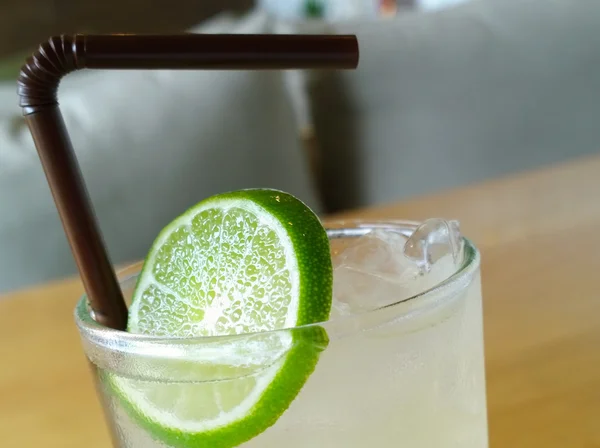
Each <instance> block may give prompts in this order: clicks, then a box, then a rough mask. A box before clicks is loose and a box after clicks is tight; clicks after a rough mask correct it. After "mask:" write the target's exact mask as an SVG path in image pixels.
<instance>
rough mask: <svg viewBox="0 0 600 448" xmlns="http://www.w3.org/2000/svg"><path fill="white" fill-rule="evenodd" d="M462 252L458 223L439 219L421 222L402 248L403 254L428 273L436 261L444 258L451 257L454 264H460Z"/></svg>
mask: <svg viewBox="0 0 600 448" xmlns="http://www.w3.org/2000/svg"><path fill="white" fill-rule="evenodd" d="M462 250H463V249H462V239H461V237H460V224H459V222H458V221H446V220H444V219H440V218H432V219H428V220H427V221H425V222H423V224H421V225H420V226H419V227H417V229H416V230H415V231H414V232H413V233H412V235H411V236H410V238H409V239H408V241H407V242H406V245H405V246H404V254H405V255H406V256H407V257H409V258H410V259H412V260H413V261H414V262H415V263H417V264H418V265H419V267H420V268H421V269H422V270H423V271H424V272H429V271H430V270H431V269H432V267H433V265H434V264H435V263H436V262H437V261H438V260H440V259H441V258H443V257H446V256H451V257H452V259H453V261H454V263H455V264H460V263H461V262H462Z"/></svg>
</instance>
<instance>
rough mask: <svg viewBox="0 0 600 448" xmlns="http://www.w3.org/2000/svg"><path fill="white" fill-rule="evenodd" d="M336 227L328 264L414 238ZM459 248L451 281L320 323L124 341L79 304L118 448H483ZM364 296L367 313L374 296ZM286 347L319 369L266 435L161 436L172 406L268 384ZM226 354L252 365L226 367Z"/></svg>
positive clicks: (473, 331)
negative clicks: (359, 241)
mask: <svg viewBox="0 0 600 448" xmlns="http://www.w3.org/2000/svg"><path fill="white" fill-rule="evenodd" d="M343 225H344V226H346V227H345V228H334V229H330V230H329V234H330V239H331V246H332V254H333V256H336V254H338V253H339V252H340V251H343V250H344V248H345V247H346V246H348V245H349V244H350V245H351V244H352V242H353V241H354V240H356V238H359V237H361V236H362V235H364V234H365V233H366V232H369V231H371V230H373V229H381V228H386V229H388V230H392V231H396V232H398V233H401V234H404V235H410V234H411V232H413V231H414V229H415V225H414V224H413V223H393V224H383V223H374V224H368V223H357V222H345V223H343ZM334 227H339V226H334ZM462 244H464V246H463V247H464V258H463V260H462V261H461V263H460V265H459V266H458V267H457V269H455V272H453V273H452V275H450V276H449V277H447V278H445V279H443V280H441V281H440V282H438V283H436V284H435V285H433V286H432V287H428V288H427V289H426V290H423V291H419V292H418V293H417V294H414V295H411V296H410V297H403V298H402V299H400V300H398V301H397V302H394V303H390V304H388V305H385V306H376V307H368V306H367V307H361V308H360V309H361V311H360V312H350V313H345V314H342V315H340V314H339V313H338V314H335V315H333V316H332V318H331V319H330V320H329V321H328V322H323V323H321V324H318V325H309V326H304V327H298V328H293V329H285V330H279V331H271V332H265V333H255V334H245V335H236V336H218V337H210V338H201V337H199V338H192V339H168V338H158V337H150V336H144V335H138V334H130V333H126V332H120V331H115V330H112V329H108V328H105V327H102V326H101V325H99V324H98V323H96V322H95V321H94V320H93V316H91V315H90V310H89V307H88V304H87V300H86V298H85V297H83V298H82V299H81V301H80V302H79V304H78V306H77V308H76V312H75V317H76V322H77V325H78V327H79V330H80V333H81V337H82V341H83V346H84V350H85V353H86V355H87V357H88V359H89V360H90V362H91V364H92V366H93V370H94V372H95V377H96V382H97V386H98V390H99V395H100V397H101V400H102V403H103V406H104V408H105V411H106V416H107V420H108V422H109V426H110V428H111V431H112V435H113V441H114V444H115V446H118V447H129V448H142V447H143V448H153V447H172V448H175V447H177V448H189V447H192V446H193V447H200V446H202V447H204V446H206V447H213V446H219V447H221V446H222V447H225V446H243V447H261V448H271V447H272V448H281V447H286V448H295V447H323V448H334V447H343V448H354V447H356V448H359V447H360V448H363V447H368V446H372V447H377V448H386V447H397V446H403V447H407V448H486V447H487V446H488V437H487V417H486V399H485V374H484V350H483V325H482V297H481V286H480V270H479V261H480V258H479V253H478V251H477V249H476V248H475V247H474V246H473V244H472V243H471V242H470V241H469V240H467V239H463V241H462ZM129 272H130V273H131V270H129ZM357 275H359V274H357ZM334 276H335V274H334ZM135 282H136V275H135V274H134V275H129V274H127V275H125V277H124V279H123V280H122V289H123V292H124V294H125V296H126V298H129V297H130V296H131V293H132V290H133V288H134V287H135ZM392 284H393V283H392ZM399 285H400V283H399ZM387 287H388V289H389V284H388V285H387ZM399 287H400V286H399ZM361 294H362V296H361V297H363V296H364V301H365V304H368V303H369V302H371V301H374V300H375V299H376V297H374V295H376V294H379V288H372V287H370V289H365V290H362V291H361ZM361 300H362V298H361ZM334 307H335V304H334ZM365 309H366V311H365ZM292 349H294V350H299V351H304V353H305V354H308V355H310V356H312V355H314V356H316V357H317V358H316V359H317V361H316V364H314V365H313V366H308V367H307V366H306V365H299V366H298V369H300V370H302V369H306V371H307V372H308V373H307V375H306V377H305V383H304V384H303V385H300V386H301V388H300V391H299V393H298V394H297V395H295V398H294V399H293V401H292V402H291V404H290V405H289V407H288V408H287V409H286V410H285V411H284V412H283V413H282V414H281V415H280V416H278V418H276V419H274V421H270V422H267V424H266V426H267V427H266V429H265V428H262V429H261V430H260V431H259V432H258V433H256V432H257V427H258V426H260V424H263V425H265V422H262V423H260V424H257V425H258V426H257V427H249V428H246V429H244V430H240V432H239V434H235V435H234V436H233V438H230V439H229V440H234V441H235V440H237V442H235V445H224V444H220V442H217V439H215V440H214V441H211V439H206V440H205V441H204V442H201V443H200V444H199V442H198V441H197V440H196V441H195V442H193V441H192V439H188V438H186V437H185V431H183V432H178V431H167V430H161V429H160V428H157V424H156V421H157V420H161V421H169V418H170V416H171V415H177V416H178V417H177V418H179V419H180V418H181V415H182V411H180V410H178V409H177V406H178V403H180V401H179V399H180V397H186V400H189V399H190V397H193V396H195V394H197V396H199V397H206V396H207V393H208V394H209V393H210V390H214V389H215V388H243V387H249V386H248V385H249V384H254V385H255V384H258V383H260V382H261V381H263V380H264V381H267V382H268V381H269V378H271V377H272V376H273V375H272V372H273V369H274V368H275V370H276V368H277V360H278V359H279V358H281V356H282V353H283V352H285V351H286V350H292ZM225 353H227V354H231V353H236V354H237V356H247V357H248V359H249V360H251V362H248V363H245V364H244V365H243V366H240V365H239V363H237V364H236V366H235V368H234V367H231V366H229V364H228V362H229V361H227V359H225V358H227V356H223V354H225ZM310 356H309V358H310ZM207 359H209V360H210V362H208V363H207V362H206V360H207ZM310 359H315V358H310ZM200 360H201V361H200ZM274 366H275V367H274ZM313 368H314V370H313ZM269 375H271V376H269ZM265 378H266V380H265ZM115 384H118V385H120V386H119V387H115ZM124 385H125V386H124ZM124 390H126V392H123V391H124ZM221 390H222V389H221ZM285 390H286V389H285V388H283V391H280V392H278V393H281V394H285V393H286V392H285ZM207 391H208V392H207ZM290 393H292V394H294V393H293V392H290ZM209 401H210V400H209ZM156 403H161V405H160V406H159V405H156ZM170 406H172V407H170ZM211 406H212V407H214V403H210V402H206V403H203V404H202V405H198V408H197V412H200V413H203V415H204V416H205V415H212V414H211V413H213V414H214V415H215V416H217V415H218V413H219V410H218V409H213V408H211ZM221 406H224V405H221ZM161 407H162V408H161ZM148 409H151V411H149V410H148ZM186 412H188V413H189V412H190V411H189V410H188V411H186ZM183 414H185V412H183ZM192 417H193V416H192ZM196 429H197V428H196ZM189 430H190V431H193V430H194V428H191V427H190V428H189ZM219 440H220V439H219ZM238 442H239V443H238ZM231 443H234V442H231Z"/></svg>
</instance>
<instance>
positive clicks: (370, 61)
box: [0, 0, 600, 294]
mask: <svg viewBox="0 0 600 448" xmlns="http://www.w3.org/2000/svg"><path fill="white" fill-rule="evenodd" d="M179 31H192V32H198V33H351V34H357V35H358V37H359V42H360V48H361V62H360V67H359V69H358V70H357V71H354V72H329V73H324V72H296V71H292V72H285V73H278V72H260V73H257V72H223V73H219V72H186V73H184V72H170V71H160V72H92V71H88V72H80V73H75V74H72V75H69V77H67V78H66V79H65V81H64V82H63V83H62V85H61V91H60V95H59V99H60V102H61V110H62V112H63V115H64V117H65V120H66V123H67V127H68V129H69V132H70V134H71V138H72V140H73V143H74V147H75V150H76V153H77V156H78V158H79V161H80V163H81V167H82V170H83V173H84V177H85V178H86V180H87V183H88V189H89V192H90V195H91V197H92V200H93V203H94V206H95V209H96V212H97V214H98V218H99V220H100V225H101V228H102V230H103V233H104V237H105V239H106V242H107V244H108V247H109V250H110V254H111V257H112V259H113V262H114V263H116V264H124V263H128V262H131V261H135V260H138V259H141V258H143V257H144V256H145V254H146V252H147V250H148V248H149V247H150V245H151V243H152V240H153V239H154V237H155V236H156V235H157V233H158V232H159V230H160V229H161V228H162V227H163V226H164V225H165V224H167V223H168V222H169V221H171V220H172V219H173V218H174V217H175V216H177V215H178V214H180V213H181V212H183V211H184V210H185V209H186V208H188V207H189V206H191V205H193V204H194V203H196V202H198V201H200V200H201V199H203V198H204V197H206V196H208V195H211V194H214V193H217V192H221V191H226V190H231V189H238V188H246V187H273V188H280V189H283V190H287V191H289V192H291V193H293V194H295V195H297V196H299V197H300V198H301V199H303V200H304V201H306V202H307V203H308V204H309V205H311V206H312V207H313V208H314V209H315V210H316V211H318V212H319V213H320V214H322V215H324V214H328V213H335V212H339V211H343V210H347V209H352V208H357V207H365V206H371V205H375V204H380V203H384V202H390V201H397V200H401V199H405V198H409V197H412V196H416V195H423V194H428V193H431V192H434V191H439V190H442V189H447V188H452V187H456V186H460V185H466V184H470V183H474V182H479V181H482V180H485V179H488V178H493V177H497V176H501V175H505V174H509V173H514V172H518V171H522V170H526V169H531V168H535V167H538V166H542V165H545V164H549V163H554V162H559V161H563V160H567V159H569V158H574V157H577V156H580V155H584V154H590V153H594V152H598V151H600V126H598V123H597V121H598V119H597V117H598V116H600V52H599V51H598V48H600V3H597V2H591V1H586V0H420V1H419V0H414V1H413V0H401V1H393V0H392V1H389V0H387V1H386V0H289V1H286V0H257V1H252V0H226V1H217V0H170V1H168V2H166V1H154V2H148V1H144V2H142V1H140V0H119V1H118V2H117V1H113V0H107V1H103V2H95V1H88V0H85V1H82V0H78V1H75V0H0V294H2V293H5V292H8V291H11V290H14V289H18V288H22V287H26V286H29V285H33V284H37V283H41V282H46V281H50V280H54V279H57V278H61V277H65V276H70V275H74V274H75V273H76V270H75V266H74V263H73V261H72V257H71V254H70V251H69V248H68V245H67V242H66V239H65V236H64V233H63V230H62V227H61V224H60V222H59V219H58V215H57V213H56V210H55V208H54V204H53V202H52V198H51V196H50V193H49V190H48V186H47V184H46V181H45V178H44V175H43V172H42V169H41V166H40V163H39V160H38V159H37V154H36V152H35V148H34V146H33V142H32V140H31V136H30V134H29V131H28V130H27V128H26V127H25V125H24V122H23V119H22V117H21V110H20V109H19V107H18V99H17V96H16V87H15V79H16V76H17V74H18V70H19V67H20V66H21V65H22V63H23V61H24V59H25V58H26V57H27V55H28V54H30V53H31V52H32V51H33V50H35V48H36V47H37V45H38V44H39V43H40V42H42V41H43V40H45V39H47V38H48V37H49V36H51V35H54V34H60V33H75V32H81V33H111V32H136V33H167V32H179Z"/></svg>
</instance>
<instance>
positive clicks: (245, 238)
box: [108, 190, 332, 448]
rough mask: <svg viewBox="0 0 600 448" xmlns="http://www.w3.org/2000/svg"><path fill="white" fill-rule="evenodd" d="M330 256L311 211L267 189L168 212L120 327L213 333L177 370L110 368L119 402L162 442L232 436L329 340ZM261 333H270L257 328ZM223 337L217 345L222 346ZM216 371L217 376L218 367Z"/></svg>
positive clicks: (274, 410)
mask: <svg viewBox="0 0 600 448" xmlns="http://www.w3.org/2000/svg"><path fill="white" fill-rule="evenodd" d="M331 289H332V267H331V257H330V249H329V241H328V238H327V234H326V232H325V230H324V228H323V226H322V225H321V223H320V221H319V219H318V218H317V217H316V216H315V214H314V213H313V212H312V211H311V210H310V209H309V208H308V207H307V206H306V205H304V204H303V203H302V202H301V201H299V200H298V199H296V198H294V197H293V196H291V195H289V194H286V193H283V192H281V191H275V190H243V191H237V192H232V193H225V194H221V195H217V196H214V197H211V198H209V199H207V200H205V201H203V202H201V203H199V204H197V205H196V206H194V207H192V208H191V209H189V210H188V211H187V212H186V213H184V214H183V215H181V216H180V217H179V218H177V219H175V221H173V222H172V223H171V224H169V225H168V226H167V227H166V228H165V229H164V230H163V231H162V232H161V233H160V235H159V236H158V238H157V239H156V241H155V242H154V245H153V247H152V249H151V251H150V253H149V255H148V257H147V258H146V261H145V263H144V267H143V269H142V272H141V274H140V277H139V280H138V284H137V287H136V290H135V292H134V295H133V299H132V304H131V307H130V311H129V323H128V326H129V327H128V330H129V331H130V332H134V333H144V334H149V335H157V336H173V337H197V336H217V335H218V336H222V335H237V334H242V333H257V332H263V333H258V334H257V335H253V337H243V338H217V339H216V340H215V341H216V342H214V344H216V345H215V346H214V347H211V346H204V347H202V348H198V347H196V348H195V349H194V346H193V344H191V345H190V347H191V348H190V352H189V353H188V354H187V355H186V361H185V362H181V364H179V365H176V366H175V368H173V366H170V367H168V368H166V370H165V371H168V370H169V369H171V371H173V370H175V371H176V372H177V378H178V380H177V381H167V382H147V381H146V382H144V381H140V380H138V379H131V378H125V377H121V376H117V375H111V376H110V379H108V381H109V383H110V384H111V385H112V387H113V388H115V389H116V392H117V394H118V395H119V396H120V397H121V401H122V402H123V404H124V407H125V408H126V409H127V410H128V412H129V414H130V415H131V416H132V417H134V419H135V420H136V421H137V422H138V423H139V424H141V425H142V426H143V427H145V428H146V429H147V430H148V431H149V432H150V433H151V434H152V436H153V437H155V438H156V439H158V440H161V441H163V442H164V443H167V444H168V445H170V446H175V447H179V446H182V447H183V446H185V447H186V448H187V447H223V448H226V447H234V446H238V445H239V444H241V443H243V442H245V441H247V440H249V439H251V438H253V437H255V436H257V435H258V434H260V433H261V432H263V431H264V430H265V429H267V428H268V427H269V426H271V425H272V424H273V423H275V422H276V421H277V419H278V418H279V417H280V416H281V415H282V414H283V413H284V412H285V410H286V409H287V408H288V407H289V405H290V404H291V402H292V401H293V400H294V398H295V397H296V395H297V394H298V392H299V391H300V389H301V388H302V387H303V385H304V383H305V381H306V380H307V378H308V376H309V375H310V374H311V373H312V371H313V370H314V368H315V365H316V363H317V361H318V357H319V354H320V352H321V351H322V350H323V348H324V347H325V346H326V344H327V337H326V334H325V331H324V330H323V329H322V328H321V327H319V326H310V327H308V328H306V327H305V328H302V329H296V330H287V331H278V332H272V330H280V329H289V328H293V327H297V326H300V325H305V324H312V323H317V322H322V321H325V320H327V318H328V317H329V311H330V309H331V300H332V298H331ZM264 332H270V333H264ZM223 344H225V345H223ZM222 373H226V375H224V376H221V377H220V378H227V379H225V380H223V379H220V380H215V378H219V375H220V374H222Z"/></svg>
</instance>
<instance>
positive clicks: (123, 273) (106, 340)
mask: <svg viewBox="0 0 600 448" xmlns="http://www.w3.org/2000/svg"><path fill="white" fill-rule="evenodd" d="M419 224H420V222H418V221H407V220H385V221H384V220H380V221H375V220H373V221H369V220H356V219H344V220H328V221H326V223H325V228H326V229H327V233H328V236H329V239H330V240H334V239H338V238H344V237H358V236H362V235H365V234H367V233H369V232H370V231H372V230H373V229H378V228H379V229H385V228H392V229H394V230H395V231H400V233H402V234H404V235H405V236H406V235H410V233H412V231H413V230H414V229H415V228H416V227H417V226H418V225H419ZM461 238H462V240H463V242H464V243H465V257H464V260H463V263H462V265H461V266H460V267H459V268H458V269H457V270H456V272H454V273H453V274H452V275H451V276H449V277H447V278H445V279H444V280H442V281H440V282H438V283H436V284H435V285H433V286H432V287H430V288H428V289H425V290H423V291H421V292H419V293H417V294H414V295H411V296H409V297H405V298H402V299H400V300H398V301H396V302H393V303H389V304H386V305H383V306H380V307H376V308H373V309H370V310H367V311H363V312H360V313H354V314H349V315H347V316H338V317H335V318H333V319H329V320H327V321H323V322H315V323H311V324H305V325H299V326H296V327H288V328H280V329H277V330H269V331H260V332H250V333H241V334H234V335H215V336H196V337H185V338H183V337H165V336H152V335H145V334H139V333H129V332H127V331H122V330H115V329H112V328H108V327H105V326H103V325H101V324H99V323H98V322H96V321H95V320H94V319H93V317H92V313H91V312H90V309H89V304H88V301H87V295H85V294H84V295H83V296H82V297H81V298H80V299H79V300H78V302H77V305H76V307H75V312H74V314H75V321H76V324H77V327H78V328H79V331H80V333H81V334H82V336H83V335H85V337H86V338H87V339H92V340H93V341H94V342H95V343H96V344H99V345H102V346H105V347H113V348H116V347H124V346H129V345H131V344H133V345H140V344H141V346H140V348H144V347H146V348H148V347H149V345H171V346H172V345H173V344H177V343H178V342H182V341H185V344H186V345H194V344H195V343H197V344H206V343H214V342H218V341H231V340H235V339H244V338H248V337H256V336H257V335H268V334H276V333H281V332H289V331H302V330H303V329H307V328H314V327H317V326H318V327H325V328H327V327H329V326H331V325H336V326H342V327H344V326H347V327H349V328H351V332H352V333H355V332H358V331H360V330H361V329H364V328H357V324H359V325H358V327H360V323H361V322H360V321H361V320H368V318H369V317H370V316H373V315H375V314H377V313H381V312H382V311H384V310H388V311H390V310H393V309H394V308H397V307H400V306H401V305H402V304H405V303H407V302H416V301H419V300H420V299H421V300H425V299H426V298H427V297H431V296H435V295H438V294H440V293H441V292H444V291H445V290H452V287H453V286H455V285H460V284H468V283H469V281H470V278H471V277H472V275H473V274H474V273H475V272H476V271H477V269H478V268H479V265H480V253H479V251H478V249H477V247H476V246H475V245H474V244H473V243H472V241H471V240H469V239H468V238H466V237H464V236H461ZM141 266H142V262H138V263H135V264H132V265H130V266H128V267H126V268H124V269H121V270H120V271H119V273H118V276H119V283H120V284H121V285H122V284H123V283H125V282H126V281H131V280H132V279H134V278H135V277H136V276H137V275H138V274H139V272H140V270H141ZM132 272H134V273H132ZM451 296H453V294H451V293H450V294H448V297H451ZM442 302H445V299H442ZM400 315H402V313H401V314H400ZM376 325H377V324H375V325H374V326H376ZM367 328H372V327H367ZM142 346H143V347H142Z"/></svg>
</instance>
